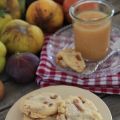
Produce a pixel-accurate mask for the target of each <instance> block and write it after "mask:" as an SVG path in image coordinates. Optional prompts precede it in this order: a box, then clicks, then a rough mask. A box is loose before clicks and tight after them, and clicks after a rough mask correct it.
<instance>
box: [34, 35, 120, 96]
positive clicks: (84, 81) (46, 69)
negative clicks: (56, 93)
mask: <svg viewBox="0 0 120 120" xmlns="http://www.w3.org/2000/svg"><path fill="white" fill-rule="evenodd" d="M49 38H50V37H49V36H48V37H46V39H45V44H44V47H43V49H42V51H41V56H40V63H39V66H38V68H37V71H36V76H37V77H36V82H37V84H38V85H39V86H40V87H45V86H50V85H61V84H64V85H65V84H66V85H72V86H78V87H81V88H84V89H88V90H90V91H92V92H95V93H107V94H120V73H117V74H111V75H109V76H99V77H97V76H96V77H94V78H91V77H88V78H84V77H78V76H76V75H74V76H73V75H70V74H67V73H66V72H63V71H59V70H58V69H56V67H55V66H54V65H53V64H52V63H51V61H50V60H49V58H48V55H47V52H46V46H47V44H48V41H49Z"/></svg>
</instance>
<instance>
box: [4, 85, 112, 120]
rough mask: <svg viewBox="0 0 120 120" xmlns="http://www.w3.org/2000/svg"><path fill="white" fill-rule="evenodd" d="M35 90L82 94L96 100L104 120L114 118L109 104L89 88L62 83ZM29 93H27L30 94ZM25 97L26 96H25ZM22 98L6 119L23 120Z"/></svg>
mask: <svg viewBox="0 0 120 120" xmlns="http://www.w3.org/2000/svg"><path fill="white" fill-rule="evenodd" d="M35 92H53V93H58V94H60V95H61V96H62V97H63V98H66V97H67V96H69V95H82V96H84V97H86V98H88V99H89V100H91V101H93V102H94V104H95V105H96V106H97V108H98V110H99V112H100V113H101V115H102V116H103V118H104V120H112V116H111V113H110V110H109V109H108V107H107V105H106V104H105V103H104V102H103V101H102V100H101V99H100V98H99V97H98V96H96V95H95V94H93V93H91V92H90V91H88V90H84V89H81V88H78V87H72V86H64V85H60V86H50V87H45V88H41V89H38V90H35V91H33V92H31V93H35ZM31 93H29V94H31ZM29 94H27V95H29ZM23 97H25V96H23ZM23 97H22V98H23ZM22 98H21V99H22ZM21 99H19V100H18V101H17V102H16V103H15V104H14V105H13V106H12V107H11V109H10V110H9V112H8V114H7V116H6V119H5V120H22V114H21V112H20V110H19V103H20V101H21Z"/></svg>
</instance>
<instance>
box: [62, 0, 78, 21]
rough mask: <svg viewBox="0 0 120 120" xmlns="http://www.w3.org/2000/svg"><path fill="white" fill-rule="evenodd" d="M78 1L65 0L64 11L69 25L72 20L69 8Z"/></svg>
mask: <svg viewBox="0 0 120 120" xmlns="http://www.w3.org/2000/svg"><path fill="white" fill-rule="evenodd" d="M77 1H78V0H64V3H63V9H64V13H65V17H66V19H67V21H68V22H69V23H71V18H70V16H69V8H70V6H71V5H72V4H74V3H75V2H77Z"/></svg>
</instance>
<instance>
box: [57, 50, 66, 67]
mask: <svg viewBox="0 0 120 120" xmlns="http://www.w3.org/2000/svg"><path fill="white" fill-rule="evenodd" d="M56 63H57V64H58V65H60V66H61V67H63V68H66V67H68V66H67V64H66V63H65V61H64V60H63V56H62V52H59V53H58V54H57V55H56Z"/></svg>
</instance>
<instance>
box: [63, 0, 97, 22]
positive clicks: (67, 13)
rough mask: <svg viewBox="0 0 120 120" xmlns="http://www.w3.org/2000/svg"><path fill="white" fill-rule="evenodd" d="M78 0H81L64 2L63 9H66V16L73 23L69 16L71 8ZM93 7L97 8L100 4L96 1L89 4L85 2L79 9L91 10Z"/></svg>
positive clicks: (66, 0)
mask: <svg viewBox="0 0 120 120" xmlns="http://www.w3.org/2000/svg"><path fill="white" fill-rule="evenodd" d="M77 1H79V0H65V1H64V3H63V9H64V13H65V17H66V19H67V21H68V22H69V23H71V18H70V16H69V8H70V6H71V5H72V4H74V3H75V2H77ZM91 8H94V9H97V8H98V5H97V4H96V3H92V2H91V3H88V4H83V5H82V6H81V7H79V11H82V10H89V9H91Z"/></svg>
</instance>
